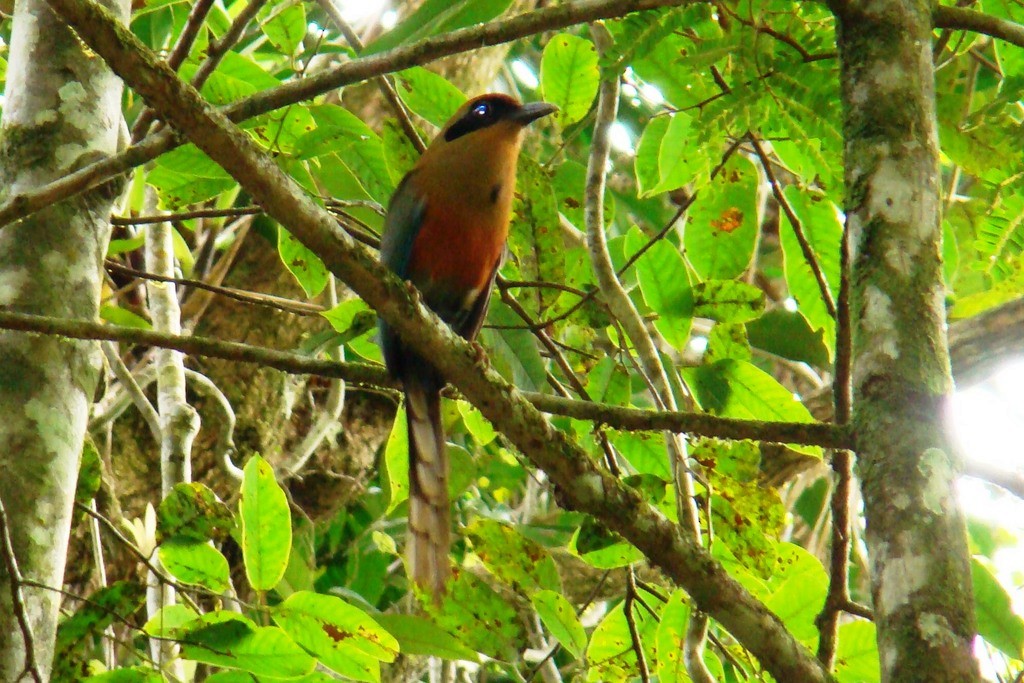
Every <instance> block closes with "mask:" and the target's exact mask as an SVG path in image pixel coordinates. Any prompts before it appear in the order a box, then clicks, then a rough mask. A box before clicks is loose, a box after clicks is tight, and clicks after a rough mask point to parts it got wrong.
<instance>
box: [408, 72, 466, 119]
mask: <svg viewBox="0 0 1024 683" xmlns="http://www.w3.org/2000/svg"><path fill="white" fill-rule="evenodd" d="M395 84H396V86H397V88H398V94H399V95H401V97H402V101H403V102H405V104H406V106H408V107H409V109H411V110H412V112H413V113H414V114H416V115H417V116H420V117H422V118H424V119H426V120H427V121H430V122H431V123H432V124H434V125H435V126H437V127H438V128H441V127H442V126H444V124H445V123H447V122H448V119H450V118H451V117H452V115H453V114H455V112H456V111H458V109H459V107H461V106H462V105H463V104H464V103H465V102H466V96H465V95H464V94H463V93H462V91H461V90H459V89H458V88H456V87H455V86H454V85H452V83H451V81H449V80H448V79H446V78H445V77H444V76H440V75H438V74H436V73H434V72H433V71H428V70H427V69H424V68H423V67H421V66H415V67H413V68H411V69H406V70H405V71H399V72H398V73H397V74H395Z"/></svg>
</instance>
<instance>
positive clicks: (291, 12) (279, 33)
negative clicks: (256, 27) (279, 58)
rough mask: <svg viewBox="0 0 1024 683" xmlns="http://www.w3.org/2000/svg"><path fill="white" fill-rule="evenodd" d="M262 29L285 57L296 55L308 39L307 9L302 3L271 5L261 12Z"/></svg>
mask: <svg viewBox="0 0 1024 683" xmlns="http://www.w3.org/2000/svg"><path fill="white" fill-rule="evenodd" d="M259 19H260V28H261V29H263V34H264V35H265V36H267V40H269V41H270V42H271V44H272V45H273V46H274V47H276V48H277V50H278V52H280V53H281V54H283V55H290V54H294V52H295V51H296V50H297V49H298V48H299V46H300V45H301V44H302V39H303V38H305V37H306V28H307V26H308V23H307V22H306V9H305V7H303V5H302V3H301V2H298V3H293V4H288V5H285V6H284V7H283V8H282V7H281V5H279V4H276V3H271V4H268V5H266V6H264V8H263V9H262V10H260V12H259Z"/></svg>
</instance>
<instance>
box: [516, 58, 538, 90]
mask: <svg viewBox="0 0 1024 683" xmlns="http://www.w3.org/2000/svg"><path fill="white" fill-rule="evenodd" d="M510 68H511V69H512V75H513V76H515V77H516V80H518V81H519V82H520V83H522V84H523V85H524V86H525V87H527V88H529V89H530V90H536V89H537V86H539V85H540V80H539V79H538V78H537V73H536V72H535V71H534V70H533V67H531V66H530V65H529V64H527V63H526V62H524V61H523V60H521V59H517V60H515V61H513V62H512V65H511V67H510Z"/></svg>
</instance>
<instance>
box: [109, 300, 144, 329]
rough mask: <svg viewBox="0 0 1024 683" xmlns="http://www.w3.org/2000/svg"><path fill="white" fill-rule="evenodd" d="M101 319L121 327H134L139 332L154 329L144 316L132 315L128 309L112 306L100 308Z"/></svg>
mask: <svg viewBox="0 0 1024 683" xmlns="http://www.w3.org/2000/svg"><path fill="white" fill-rule="evenodd" d="M100 319H101V320H105V321H106V322H108V323H112V324H114V325H120V326H121V327H133V328H135V329H137V330H151V329H153V326H152V325H151V324H150V323H149V321H148V320H146V319H145V318H143V317H142V316H140V315H137V314H135V313H132V312H131V311H129V310H128V309H126V308H121V307H120V306H111V305H110V304H103V305H102V306H100Z"/></svg>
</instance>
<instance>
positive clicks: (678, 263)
mask: <svg viewBox="0 0 1024 683" xmlns="http://www.w3.org/2000/svg"><path fill="white" fill-rule="evenodd" d="M646 243H647V239H646V238H645V237H643V236H642V235H641V233H640V232H639V230H636V229H634V230H630V232H629V235H628V236H627V238H626V251H627V253H629V254H634V253H636V252H637V251H639V250H640V249H641V248H642V247H643V246H644V244H646ZM634 267H635V268H636V277H637V280H638V281H639V283H640V292H641V293H642V294H643V297H644V301H645V302H646V303H647V305H648V306H650V307H651V310H652V311H654V312H655V313H657V314H658V318H657V319H656V320H655V321H654V326H655V327H656V328H657V329H658V331H659V332H661V334H662V336H663V337H665V341H667V342H668V343H670V344H672V346H674V347H675V348H676V349H678V350H680V351H682V350H683V349H684V348H685V347H686V343H687V341H688V340H689V338H690V324H691V322H692V318H693V290H692V289H690V276H689V273H688V272H687V269H686V263H685V262H684V261H683V257H682V255H681V254H680V253H679V250H678V249H676V248H675V247H673V246H672V244H670V243H669V242H668V241H667V240H664V239H662V240H658V241H657V242H655V243H654V244H653V245H652V246H651V248H650V249H648V250H647V251H646V252H644V254H643V255H642V256H641V257H640V258H639V259H638V260H637V262H636V265H635V266H634Z"/></svg>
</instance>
